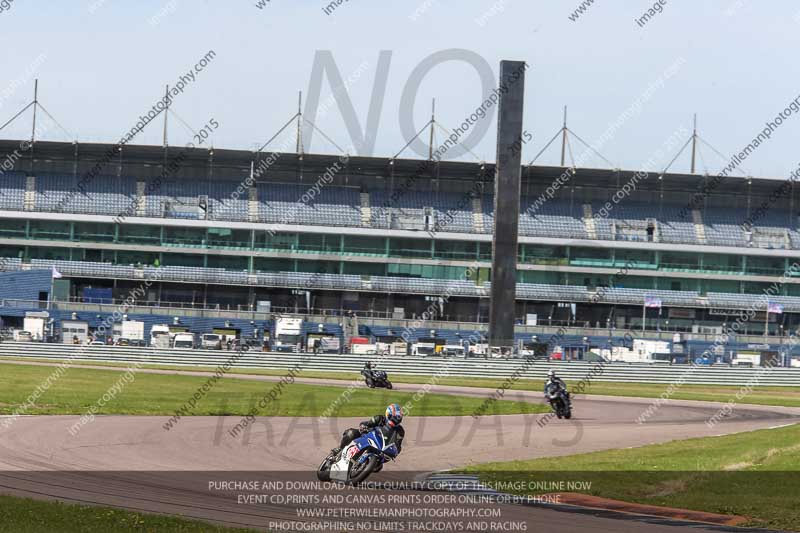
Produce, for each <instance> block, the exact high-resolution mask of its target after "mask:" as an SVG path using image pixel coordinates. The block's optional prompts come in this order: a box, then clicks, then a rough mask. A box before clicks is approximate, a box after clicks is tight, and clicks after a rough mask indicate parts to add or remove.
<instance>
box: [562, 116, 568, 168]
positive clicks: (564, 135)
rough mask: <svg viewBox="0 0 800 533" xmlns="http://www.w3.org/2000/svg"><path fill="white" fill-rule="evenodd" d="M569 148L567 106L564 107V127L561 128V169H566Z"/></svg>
mask: <svg viewBox="0 0 800 533" xmlns="http://www.w3.org/2000/svg"><path fill="white" fill-rule="evenodd" d="M566 148H567V106H564V125H563V126H562V127H561V167H562V168H563V167H564V162H565V155H566Z"/></svg>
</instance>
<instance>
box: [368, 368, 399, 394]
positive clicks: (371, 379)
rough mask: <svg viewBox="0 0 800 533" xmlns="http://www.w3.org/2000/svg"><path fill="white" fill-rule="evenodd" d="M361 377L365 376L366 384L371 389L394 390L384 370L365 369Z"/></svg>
mask: <svg viewBox="0 0 800 533" xmlns="http://www.w3.org/2000/svg"><path fill="white" fill-rule="evenodd" d="M361 375H362V376H364V382H365V383H366V384H367V387H369V388H370V389H374V388H376V387H377V388H385V389H391V388H392V382H391V381H389V376H387V375H386V372H384V371H383V370H367V369H366V368H365V369H364V370H362V371H361Z"/></svg>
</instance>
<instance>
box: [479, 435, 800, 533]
mask: <svg viewBox="0 0 800 533" xmlns="http://www.w3.org/2000/svg"><path fill="white" fill-rule="evenodd" d="M464 472H470V473H477V474H480V476H481V478H482V479H484V480H485V481H488V482H489V483H492V482H499V481H506V482H507V481H516V482H520V481H530V480H534V479H536V480H563V481H570V480H572V481H581V482H589V481H590V482H591V483H592V485H591V489H589V490H584V491H581V492H584V493H586V494H592V495H595V496H602V497H606V498H612V499H617V500H623V501H629V502H637V503H644V504H651V505H661V506H669V507H678V508H684V509H693V510H699V511H707V512H713V513H721V514H736V515H741V516H747V517H749V518H750V522H749V523H748V525H749V526H754V527H769V528H776V529H789V530H793V531H800V506H798V504H797V502H798V494H800V425H793V426H789V427H784V428H777V429H767V430H759V431H751V432H748V433H739V434H736V435H728V436H724V437H710V438H701V439H690V440H683V441H674V442H669V443H665V444H657V445H650V446H644V447H641V448H633V449H621V450H608V451H603V452H595V453H586V454H580V455H572V456H567V457H558V458H544V459H534V460H528V461H513V462H507V463H489V464H483V465H477V466H474V467H469V468H467V469H465V470H464ZM575 492H577V491H575ZM519 493H521V494H525V493H529V494H533V492H526V491H521V492H519Z"/></svg>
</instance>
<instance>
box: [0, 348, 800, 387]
mask: <svg viewBox="0 0 800 533" xmlns="http://www.w3.org/2000/svg"><path fill="white" fill-rule="evenodd" d="M230 356H231V352H228V351H226V350H173V349H170V350H167V349H153V348H133V347H123V346H73V345H62V344H42V343H17V342H5V343H0V357H19V358H25V359H31V360H35V359H69V358H72V359H75V360H81V361H89V362H91V361H95V362H115V363H125V364H131V363H135V362H139V363H144V364H152V365H169V366H207V367H209V368H213V367H216V366H217V365H221V364H223V363H225V362H226V361H227V360H228V359H229V358H230ZM378 359H379V361H378V366H379V368H380V369H382V370H386V371H387V372H389V373H390V374H406V375H419V376H433V375H437V374H439V375H447V376H451V377H461V378H490V379H497V380H499V381H502V380H504V379H506V378H508V377H509V376H511V375H513V374H515V373H517V374H518V375H519V376H520V377H521V378H523V379H534V380H542V379H544V378H545V375H546V373H547V371H548V370H549V369H551V368H552V369H555V370H556V371H557V372H558V374H559V376H561V377H563V378H564V379H566V380H581V379H584V378H586V377H587V376H591V379H592V380H595V381H611V382H627V383H664V384H669V383H681V384H713V385H731V386H741V385H759V386H783V387H800V368H771V369H767V368H758V367H756V368H746V367H745V368H743V367H729V366H721V365H719V366H716V365H715V366H708V367H706V366H689V365H670V364H667V363H654V364H642V363H633V364H631V363H621V362H614V363H604V364H600V363H591V362H584V361H570V362H563V361H544V360H542V361H534V362H532V363H528V362H526V361H525V360H524V359H519V358H511V359H484V358H479V357H470V358H458V362H457V363H456V364H451V363H450V361H449V359H445V358H442V357H411V356H408V357H400V356H390V357H383V356H380V357H379V356H374V355H373V356H370V355H351V354H344V355H329V354H319V355H312V354H290V353H276V352H249V353H246V354H244V355H242V357H241V358H239V359H237V361H236V363H235V365H234V369H237V368H238V369H242V370H245V369H271V370H285V369H289V368H293V367H295V366H296V365H297V364H298V363H300V366H301V367H302V368H303V370H304V371H306V372H323V373H324V372H331V376H332V377H335V373H336V372H356V373H357V372H359V371H360V370H361V368H362V367H363V366H364V362H365V361H369V360H372V361H376V360H378Z"/></svg>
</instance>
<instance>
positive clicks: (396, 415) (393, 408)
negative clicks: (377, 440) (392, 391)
mask: <svg viewBox="0 0 800 533" xmlns="http://www.w3.org/2000/svg"><path fill="white" fill-rule="evenodd" d="M386 420H387V422H388V423H389V427H395V426H397V425H398V424H400V422H402V421H403V408H402V407H400V406H399V405H397V404H396V403H393V404H392V405H390V406H389V407H387V408H386Z"/></svg>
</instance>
